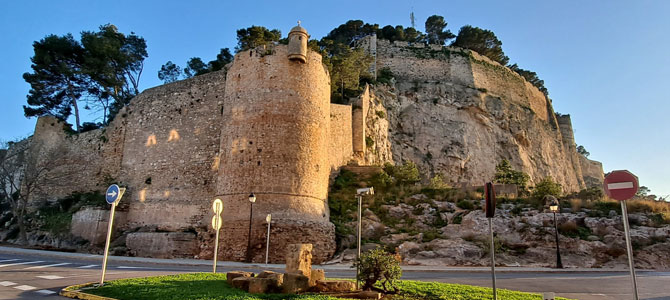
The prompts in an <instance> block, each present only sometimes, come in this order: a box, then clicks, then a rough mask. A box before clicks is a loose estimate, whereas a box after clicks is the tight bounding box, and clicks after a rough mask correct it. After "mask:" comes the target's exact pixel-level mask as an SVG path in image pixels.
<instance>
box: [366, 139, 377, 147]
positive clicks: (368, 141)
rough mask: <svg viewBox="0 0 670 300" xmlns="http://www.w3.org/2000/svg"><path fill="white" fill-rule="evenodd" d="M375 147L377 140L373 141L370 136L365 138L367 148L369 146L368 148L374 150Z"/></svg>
mask: <svg viewBox="0 0 670 300" xmlns="http://www.w3.org/2000/svg"><path fill="white" fill-rule="evenodd" d="M374 145H375V140H373V139H372V138H371V137H369V136H366V137H365V146H367V147H368V148H372V146H374Z"/></svg>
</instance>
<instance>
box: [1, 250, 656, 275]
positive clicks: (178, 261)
mask: <svg viewBox="0 0 670 300" xmlns="http://www.w3.org/2000/svg"><path fill="white" fill-rule="evenodd" d="M0 254H22V255H39V256H50V257H55V258H69V259H77V260H87V261H102V255H98V254H87V253H71V252H57V251H46V250H35V249H23V248H14V247H4V246H0ZM108 261H110V262H134V263H150V264H157V265H183V266H211V265H212V261H211V260H202V259H184V258H173V259H162V258H148V257H128V256H111V255H110V256H109V258H108ZM217 266H218V267H228V268H266V269H284V268H285V265H284V264H267V265H266V264H262V263H242V262H232V261H221V262H217ZM315 266H317V267H318V268H320V269H324V270H326V271H344V270H351V271H353V269H352V268H351V264H333V265H315ZM402 270H403V271H404V272H490V271H491V268H490V267H444V266H402ZM637 271H646V270H639V269H637ZM648 271H655V270H648ZM496 272H537V273H572V272H595V273H597V272H607V273H612V272H628V269H591V268H565V269H552V268H541V267H496Z"/></svg>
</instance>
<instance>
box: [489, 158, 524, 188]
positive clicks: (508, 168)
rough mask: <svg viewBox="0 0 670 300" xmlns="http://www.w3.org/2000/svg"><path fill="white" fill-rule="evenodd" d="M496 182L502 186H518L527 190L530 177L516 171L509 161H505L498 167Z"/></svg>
mask: <svg viewBox="0 0 670 300" xmlns="http://www.w3.org/2000/svg"><path fill="white" fill-rule="evenodd" d="M494 178H495V179H494V181H495V182H497V183H502V184H516V185H517V186H518V187H519V188H521V189H525V188H526V184H527V183H528V179H530V176H528V174H526V173H524V172H521V171H517V170H514V168H512V164H510V162H509V160H506V159H503V160H502V161H500V163H499V164H498V165H497V166H496V173H495V177H494Z"/></svg>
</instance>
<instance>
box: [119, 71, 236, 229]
mask: <svg viewBox="0 0 670 300" xmlns="http://www.w3.org/2000/svg"><path fill="white" fill-rule="evenodd" d="M224 76H225V72H214V73H210V74H205V75H201V76H197V77H194V78H191V79H189V80H183V81H178V82H175V83H171V84H167V85H163V86H160V87H157V88H152V89H148V90H146V91H144V92H143V93H142V94H140V95H138V96H137V97H136V98H135V99H133V101H132V103H131V105H129V106H128V107H127V108H126V109H125V110H124V111H122V112H121V113H120V114H121V115H120V116H119V117H121V118H123V119H125V123H126V125H125V140H124V143H123V144H124V148H123V159H122V161H121V172H120V174H119V176H118V182H119V183H120V184H122V185H125V186H127V187H128V190H127V191H126V193H127V195H126V196H124V199H123V202H125V204H126V205H127V206H128V222H127V224H125V225H124V226H125V227H127V228H136V227H142V226H155V227H156V228H157V230H167V231H179V230H185V229H193V228H195V227H204V226H206V225H207V224H209V221H208V220H206V218H205V215H206V214H208V212H209V210H210V209H209V207H210V205H211V201H212V200H213V196H214V194H215V188H216V174H217V167H218V156H217V153H218V150H219V135H220V132H221V131H220V123H221V121H220V120H221V118H222V116H221V109H222V103H223V93H224V90H225V77H224ZM124 116H125V117H124ZM119 117H117V119H118V118H119Z"/></svg>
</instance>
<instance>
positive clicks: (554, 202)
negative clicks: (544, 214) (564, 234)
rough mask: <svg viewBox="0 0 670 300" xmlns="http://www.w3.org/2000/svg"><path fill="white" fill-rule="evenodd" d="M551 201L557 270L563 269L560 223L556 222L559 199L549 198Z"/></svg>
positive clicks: (550, 208)
mask: <svg viewBox="0 0 670 300" xmlns="http://www.w3.org/2000/svg"><path fill="white" fill-rule="evenodd" d="M549 199H551V203H550V204H549V210H551V212H553V213H554V232H555V233H556V268H558V269H563V263H562V262H561V248H559V246H558V222H556V213H557V212H558V210H559V205H558V199H556V197H553V196H549Z"/></svg>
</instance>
